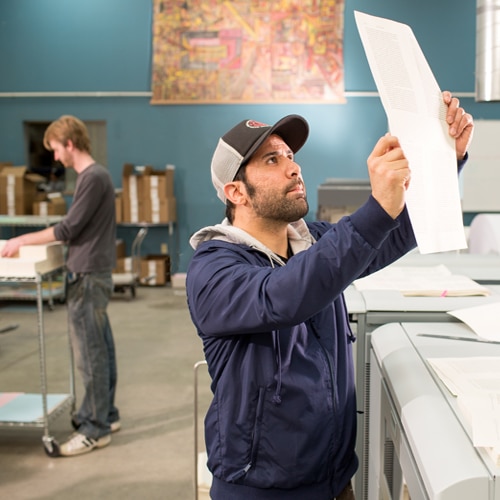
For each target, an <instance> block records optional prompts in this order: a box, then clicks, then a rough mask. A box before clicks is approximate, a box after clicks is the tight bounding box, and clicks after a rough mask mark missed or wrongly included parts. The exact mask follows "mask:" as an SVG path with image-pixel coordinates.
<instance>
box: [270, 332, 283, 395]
mask: <svg viewBox="0 0 500 500" xmlns="http://www.w3.org/2000/svg"><path fill="white" fill-rule="evenodd" d="M279 333H280V332H279V330H273V343H274V351H275V352H276V363H277V365H278V382H277V384H276V391H275V392H274V395H273V399H272V401H273V403H274V404H275V405H280V404H281V348H280V337H279Z"/></svg>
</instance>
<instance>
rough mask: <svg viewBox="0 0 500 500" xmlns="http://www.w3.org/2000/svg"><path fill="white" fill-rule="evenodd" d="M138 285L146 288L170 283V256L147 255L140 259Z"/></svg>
mask: <svg viewBox="0 0 500 500" xmlns="http://www.w3.org/2000/svg"><path fill="white" fill-rule="evenodd" d="M139 280H140V283H141V285H146V286H159V285H165V284H166V283H168V282H169V281H170V256H169V255H147V256H145V257H143V258H142V259H141V273H140V278H139Z"/></svg>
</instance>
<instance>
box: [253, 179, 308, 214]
mask: <svg viewBox="0 0 500 500" xmlns="http://www.w3.org/2000/svg"><path fill="white" fill-rule="evenodd" d="M245 187H246V189H247V192H248V195H249V196H250V198H251V200H252V203H253V208H254V211H255V214H256V215H257V216H258V217H261V218H263V219H268V220H274V221H278V222H287V223H290V222H296V221H298V220H299V219H301V218H302V217H304V216H305V215H306V214H307V212H309V204H308V203H307V198H306V197H304V198H295V199H290V198H288V197H287V196H286V194H287V193H288V192H289V191H290V189H293V185H292V186H291V187H290V186H288V187H287V188H286V189H285V190H284V192H283V194H284V196H282V197H281V196H280V197H278V196H276V195H275V194H274V193H270V192H266V193H260V194H258V195H257V194H256V189H255V187H254V186H252V185H251V184H249V183H248V182H245Z"/></svg>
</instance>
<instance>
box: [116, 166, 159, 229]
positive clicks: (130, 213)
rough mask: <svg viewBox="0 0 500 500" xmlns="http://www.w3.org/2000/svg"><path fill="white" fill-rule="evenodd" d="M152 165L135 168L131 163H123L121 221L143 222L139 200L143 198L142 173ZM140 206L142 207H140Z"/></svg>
mask: <svg viewBox="0 0 500 500" xmlns="http://www.w3.org/2000/svg"><path fill="white" fill-rule="evenodd" d="M152 170H153V167H151V166H146V167H142V168H136V166H135V165H133V164H132V163H125V164H124V165H123V171H122V192H123V196H122V219H123V222H144V217H143V215H142V211H140V210H139V201H140V200H142V198H143V187H142V184H143V180H144V177H143V173H144V172H145V171H147V172H149V171H152ZM141 208H142V207H141Z"/></svg>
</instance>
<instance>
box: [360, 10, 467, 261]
mask: <svg viewBox="0 0 500 500" xmlns="http://www.w3.org/2000/svg"><path fill="white" fill-rule="evenodd" d="M354 15H355V18H356V24H357V26H358V30H359V34H360V37H361V41H362V43H363V46H364V49H365V53H366V56H367V59H368V63H369V65H370V69H371V72H372V74H373V78H374V80H375V83H376V85H377V89H378V91H379V94H380V98H381V100H382V104H383V106H384V109H385V112H386V115H387V119H388V122H389V130H390V133H391V134H392V135H395V136H396V137H398V139H399V142H400V143H401V146H402V148H403V151H404V153H405V155H406V157H407V158H408V161H409V163H410V168H411V172H412V177H411V182H410V187H409V189H408V192H407V197H406V203H407V206H408V211H409V214H410V219H411V222H412V225H413V230H414V231H415V235H416V238H417V243H418V247H419V250H420V252H421V253H433V252H444V251H448V250H457V249H461V248H466V247H467V242H466V238H465V232H464V227H463V220H462V211H461V206H460V190H459V183H458V175H457V160H456V153H455V143H454V140H453V139H452V138H451V137H450V135H449V133H448V124H447V123H446V106H445V104H444V103H443V100H442V94H441V90H440V88H439V86H438V84H437V82H436V80H435V78H434V75H433V73H432V71H431V69H430V67H429V65H428V64H427V61H426V59H425V56H424V54H423V53H422V50H421V49H420V46H419V44H418V42H417V40H416V38H415V36H414V34H413V32H412V30H411V28H410V27H409V26H407V25H405V24H401V23H398V22H395V21H390V20H388V19H384V18H380V17H375V16H370V15H368V14H364V13H361V12H357V11H355V13H354Z"/></svg>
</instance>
